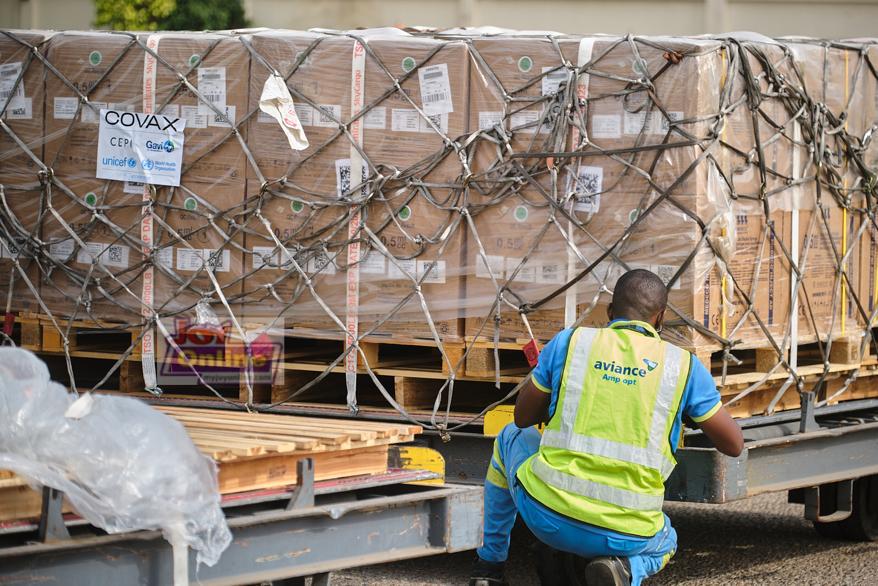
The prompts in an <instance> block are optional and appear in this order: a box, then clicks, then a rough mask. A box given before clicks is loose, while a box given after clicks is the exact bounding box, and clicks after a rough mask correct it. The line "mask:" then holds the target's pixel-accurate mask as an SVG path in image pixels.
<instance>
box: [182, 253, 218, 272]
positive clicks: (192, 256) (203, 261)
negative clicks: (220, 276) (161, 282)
mask: <svg viewBox="0 0 878 586" xmlns="http://www.w3.org/2000/svg"><path fill="white" fill-rule="evenodd" d="M208 265H210V266H211V267H212V268H213V270H214V272H217V273H227V272H229V270H230V268H231V252H230V251H228V250H223V251H216V250H214V249H212V248H202V249H195V250H192V249H189V248H178V249H177V270H178V271H198V270H201V269H202V268H204V267H206V266H208Z"/></svg>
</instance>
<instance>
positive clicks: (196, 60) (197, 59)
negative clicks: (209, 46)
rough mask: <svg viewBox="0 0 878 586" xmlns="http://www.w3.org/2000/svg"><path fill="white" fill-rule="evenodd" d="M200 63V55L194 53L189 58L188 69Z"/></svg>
mask: <svg viewBox="0 0 878 586" xmlns="http://www.w3.org/2000/svg"><path fill="white" fill-rule="evenodd" d="M200 62H201V55H199V54H198V53H195V54H194V55H192V56H191V57H189V67H195V66H196V65H198V64H199V63H200Z"/></svg>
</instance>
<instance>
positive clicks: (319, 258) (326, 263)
mask: <svg viewBox="0 0 878 586" xmlns="http://www.w3.org/2000/svg"><path fill="white" fill-rule="evenodd" d="M306 270H307V271H308V272H309V273H311V274H312V275H316V274H317V273H322V274H324V275H334V274H335V263H333V262H332V259H330V258H329V257H328V256H327V255H326V253H323V252H316V253H314V256H312V257H311V259H310V260H308V268H307V269H306Z"/></svg>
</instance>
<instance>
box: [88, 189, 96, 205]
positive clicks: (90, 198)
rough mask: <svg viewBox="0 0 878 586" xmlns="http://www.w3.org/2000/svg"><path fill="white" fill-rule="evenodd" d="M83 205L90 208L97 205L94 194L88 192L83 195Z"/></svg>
mask: <svg viewBox="0 0 878 586" xmlns="http://www.w3.org/2000/svg"><path fill="white" fill-rule="evenodd" d="M85 203H87V204H88V205H90V206H94V205H95V204H96V203H98V196H96V195H95V194H94V192H92V191H89V192H88V193H86V194H85Z"/></svg>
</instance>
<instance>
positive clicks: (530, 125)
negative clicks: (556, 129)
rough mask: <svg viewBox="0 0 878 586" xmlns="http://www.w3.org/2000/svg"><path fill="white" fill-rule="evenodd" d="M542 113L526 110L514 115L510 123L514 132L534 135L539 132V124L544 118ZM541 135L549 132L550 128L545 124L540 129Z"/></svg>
mask: <svg viewBox="0 0 878 586" xmlns="http://www.w3.org/2000/svg"><path fill="white" fill-rule="evenodd" d="M542 115H543V114H542V112H540V111H538V110H524V111H522V112H516V113H515V114H513V115H512V117H511V119H510V122H511V123H512V124H511V125H512V128H511V129H512V130H513V131H518V132H523V133H525V134H534V133H535V132H536V131H537V124H538V123H539V121H540V118H542ZM539 131H540V134H545V133H547V132H549V128H548V126H546V125H545V124H544V125H543V126H541V127H540V128H539Z"/></svg>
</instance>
